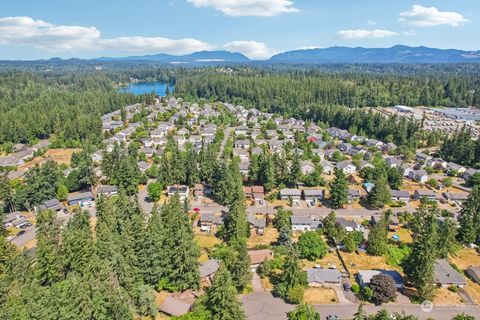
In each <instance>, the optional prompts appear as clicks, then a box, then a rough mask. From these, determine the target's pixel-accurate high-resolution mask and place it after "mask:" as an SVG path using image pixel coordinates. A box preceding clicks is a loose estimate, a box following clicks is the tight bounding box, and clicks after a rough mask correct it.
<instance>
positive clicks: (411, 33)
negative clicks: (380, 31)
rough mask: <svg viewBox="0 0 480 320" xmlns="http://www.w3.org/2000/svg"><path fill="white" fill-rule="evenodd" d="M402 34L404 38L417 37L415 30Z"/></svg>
mask: <svg viewBox="0 0 480 320" xmlns="http://www.w3.org/2000/svg"><path fill="white" fill-rule="evenodd" d="M402 34H403V35H404V36H409V37H410V36H416V35H418V33H417V31H415V30H406V31H402Z"/></svg>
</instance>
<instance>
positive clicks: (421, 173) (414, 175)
mask: <svg viewBox="0 0 480 320" xmlns="http://www.w3.org/2000/svg"><path fill="white" fill-rule="evenodd" d="M408 178H409V179H411V180H414V181H416V182H418V183H426V182H427V181H428V173H427V171H425V170H412V171H411V172H410V173H409V175H408Z"/></svg>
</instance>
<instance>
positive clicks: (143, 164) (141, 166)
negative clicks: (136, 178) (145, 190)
mask: <svg viewBox="0 0 480 320" xmlns="http://www.w3.org/2000/svg"><path fill="white" fill-rule="evenodd" d="M150 166H151V165H150V164H149V163H147V162H145V161H139V162H138V163H137V167H138V169H140V171H141V172H145V171H147V169H148V168H150Z"/></svg>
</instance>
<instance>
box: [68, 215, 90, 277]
mask: <svg viewBox="0 0 480 320" xmlns="http://www.w3.org/2000/svg"><path fill="white" fill-rule="evenodd" d="M93 254H94V245H93V237H92V231H91V227H90V222H89V215H88V212H86V211H81V212H77V213H76V214H75V216H74V217H73V218H72V220H71V221H70V222H69V223H68V226H67V228H66V229H65V231H64V232H63V236H62V256H63V264H64V266H63V268H64V273H70V272H73V273H78V274H81V275H83V274H90V273H91V271H92V270H90V267H91V265H90V263H91V259H92V255H93Z"/></svg>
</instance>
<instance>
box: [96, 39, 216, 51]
mask: <svg viewBox="0 0 480 320" xmlns="http://www.w3.org/2000/svg"><path fill="white" fill-rule="evenodd" d="M97 45H98V47H99V48H101V49H106V50H118V51H126V52H139V53H148V52H162V53H169V54H179V55H181V54H187V53H192V52H195V51H203V50H212V49H215V46H214V45H211V44H208V43H206V42H202V41H200V40H196V39H178V40H173V39H168V38H161V37H118V38H112V39H99V40H98V41H97Z"/></svg>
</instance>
